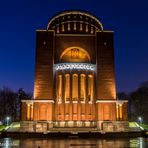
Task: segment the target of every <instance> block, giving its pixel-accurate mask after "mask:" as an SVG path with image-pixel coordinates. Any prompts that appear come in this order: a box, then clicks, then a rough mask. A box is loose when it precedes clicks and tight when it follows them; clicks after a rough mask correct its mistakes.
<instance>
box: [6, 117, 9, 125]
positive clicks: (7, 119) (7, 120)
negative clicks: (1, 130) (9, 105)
mask: <svg viewBox="0 0 148 148" xmlns="http://www.w3.org/2000/svg"><path fill="white" fill-rule="evenodd" d="M9 121H10V117H9V116H7V117H6V124H7V126H8V124H9Z"/></svg>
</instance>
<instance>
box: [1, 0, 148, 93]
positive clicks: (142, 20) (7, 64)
mask: <svg viewBox="0 0 148 148" xmlns="http://www.w3.org/2000/svg"><path fill="white" fill-rule="evenodd" d="M71 9H72V10H73V9H76V10H85V11H90V12H91V13H92V14H94V15H95V16H97V17H98V19H99V20H100V21H101V22H102V24H103V27H104V29H106V30H114V31H115V34H114V47H115V68H116V82H117V91H118V92H121V91H125V92H131V91H134V90H136V89H137V88H138V86H139V84H140V83H141V82H143V81H148V37H147V36H148V2H147V0H140V1H138V0H124V1H123V2H122V1H119V0H114V1H113V0H108V1H103V0H102V1H99V0H53V1H51V0H50V1H49V0H5V1H4V0H3V1H1V2H0V88H2V87H3V86H7V87H9V88H11V89H12V90H18V89H19V88H24V90H25V91H29V92H33V83H34V82H33V81H34V64H35V43H36V32H35V30H37V29H46V26H47V24H48V21H49V20H50V18H51V17H52V16H53V15H55V14H56V13H59V12H60V11H64V10H71Z"/></svg>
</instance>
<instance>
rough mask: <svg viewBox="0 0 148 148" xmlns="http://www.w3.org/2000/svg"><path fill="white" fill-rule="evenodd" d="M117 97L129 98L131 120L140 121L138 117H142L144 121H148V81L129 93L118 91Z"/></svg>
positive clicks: (120, 98)
mask: <svg viewBox="0 0 148 148" xmlns="http://www.w3.org/2000/svg"><path fill="white" fill-rule="evenodd" d="M117 97H118V98H119V100H125V99H126V100H128V113H129V120H130V121H138V117H141V118H142V120H143V122H145V123H148V82H144V83H141V85H140V87H139V88H138V89H137V90H136V91H133V92H131V93H129V94H126V93H125V92H121V93H118V94H117Z"/></svg>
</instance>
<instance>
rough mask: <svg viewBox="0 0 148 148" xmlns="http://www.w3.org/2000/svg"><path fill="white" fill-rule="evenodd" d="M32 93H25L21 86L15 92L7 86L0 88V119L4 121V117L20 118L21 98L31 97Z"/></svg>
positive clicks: (13, 119) (17, 119) (15, 119)
mask: <svg viewBox="0 0 148 148" xmlns="http://www.w3.org/2000/svg"><path fill="white" fill-rule="evenodd" d="M31 97H32V94H30V93H26V92H25V91H24V90H23V89H22V88H20V89H19V90H18V91H17V92H14V91H12V90H11V89H9V88H7V87H3V88H2V89H0V120H1V121H4V120H5V118H6V117H8V116H9V117H11V121H19V120H20V103H21V100H24V99H31Z"/></svg>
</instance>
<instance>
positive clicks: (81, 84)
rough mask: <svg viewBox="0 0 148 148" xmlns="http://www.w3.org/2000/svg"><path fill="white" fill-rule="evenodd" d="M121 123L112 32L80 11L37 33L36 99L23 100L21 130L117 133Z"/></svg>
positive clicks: (123, 119)
mask: <svg viewBox="0 0 148 148" xmlns="http://www.w3.org/2000/svg"><path fill="white" fill-rule="evenodd" d="M119 121H120V123H124V124H123V127H125V124H126V123H127V122H126V121H127V101H119V100H118V101H117V100H116V85H115V74H114V47H113V31H107V30H104V29H103V26H102V24H101V23H100V21H99V20H98V19H97V18H96V17H94V16H92V15H90V14H88V13H84V12H78V11H67V12H63V13H61V14H59V15H57V16H55V17H53V18H52V19H51V20H50V22H49V23H48V26H47V30H37V39H36V66H35V82H34V99H33V100H28V101H27V100H23V101H22V124H21V126H22V127H27V124H29V122H30V123H31V124H32V126H35V127H36V128H35V129H32V131H46V130H49V129H51V128H55V129H56V128H57V127H58V128H59V127H60V128H62V127H63V128H64V127H70V128H72V127H77V128H78V127H80V128H84V127H95V128H97V129H98V130H103V129H106V130H107V127H109V126H110V127H112V128H110V129H113V131H115V128H116V130H118V129H119V128H118V125H117V124H116V123H117V122H119ZM43 127H44V128H43ZM123 130H125V128H123Z"/></svg>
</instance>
